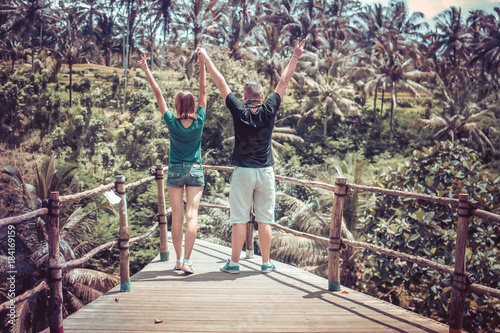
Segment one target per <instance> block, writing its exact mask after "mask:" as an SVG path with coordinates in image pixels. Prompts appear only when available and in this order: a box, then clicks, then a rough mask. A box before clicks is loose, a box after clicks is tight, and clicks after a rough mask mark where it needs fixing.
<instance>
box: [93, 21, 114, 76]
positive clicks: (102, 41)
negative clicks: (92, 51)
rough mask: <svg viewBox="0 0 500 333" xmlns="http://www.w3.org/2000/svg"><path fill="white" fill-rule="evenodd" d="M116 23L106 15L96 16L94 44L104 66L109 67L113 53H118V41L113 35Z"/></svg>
mask: <svg viewBox="0 0 500 333" xmlns="http://www.w3.org/2000/svg"><path fill="white" fill-rule="evenodd" d="M115 30H116V23H115V22H114V18H113V17H110V16H109V15H108V14H105V13H101V14H99V15H97V26H96V29H95V32H94V36H95V38H96V44H97V46H98V48H99V50H100V51H101V52H102V55H103V57H104V65H106V66H111V56H112V54H113V53H118V52H119V51H120V48H119V47H118V43H119V41H118V40H117V39H116V35H115Z"/></svg>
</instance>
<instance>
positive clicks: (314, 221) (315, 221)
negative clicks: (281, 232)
mask: <svg viewBox="0 0 500 333" xmlns="http://www.w3.org/2000/svg"><path fill="white" fill-rule="evenodd" d="M276 198H277V199H279V200H280V201H281V205H282V206H283V207H284V208H285V209H286V210H288V212H289V213H290V214H291V216H292V220H293V225H292V228H293V229H296V230H299V231H303V232H307V233H310V234H314V235H318V236H324V235H326V234H327V233H328V230H329V224H328V223H326V222H325V221H324V220H323V219H322V218H321V217H320V216H319V215H317V214H316V213H315V212H314V211H313V210H312V209H311V208H309V206H307V205H306V204H305V203H304V202H302V201H301V200H299V199H297V198H294V197H292V196H290V195H288V194H285V193H282V192H279V193H277V194H276Z"/></svg>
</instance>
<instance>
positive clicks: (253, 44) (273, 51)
mask: <svg viewBox="0 0 500 333" xmlns="http://www.w3.org/2000/svg"><path fill="white" fill-rule="evenodd" d="M284 38H286V37H285V36H284V35H282V34H281V33H280V31H279V29H278V27H277V26H276V24H275V23H273V22H267V21H259V24H257V26H255V28H253V29H252V31H250V32H249V34H248V36H247V38H246V41H245V44H244V45H245V46H246V49H245V53H244V56H246V58H248V59H249V60H250V61H254V62H255V67H256V69H257V71H258V72H259V73H262V74H264V76H265V77H266V78H267V80H268V82H269V85H268V92H267V94H268V95H270V94H271V93H272V92H273V91H274V89H275V87H276V86H277V84H278V81H279V79H280V75H281V69H282V67H283V64H282V62H283V58H282V57H281V52H282V51H283V39H284Z"/></svg>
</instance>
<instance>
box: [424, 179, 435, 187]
mask: <svg viewBox="0 0 500 333" xmlns="http://www.w3.org/2000/svg"><path fill="white" fill-rule="evenodd" d="M425 183H426V184H427V186H429V187H432V186H433V185H434V179H432V178H430V177H426V178H425Z"/></svg>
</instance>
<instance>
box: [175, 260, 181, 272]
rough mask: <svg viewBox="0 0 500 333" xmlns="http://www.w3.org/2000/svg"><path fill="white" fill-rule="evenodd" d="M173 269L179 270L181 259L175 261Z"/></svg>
mask: <svg viewBox="0 0 500 333" xmlns="http://www.w3.org/2000/svg"><path fill="white" fill-rule="evenodd" d="M174 269H175V270H176V271H180V270H181V269H182V262H181V261H176V262H175V267H174Z"/></svg>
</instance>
